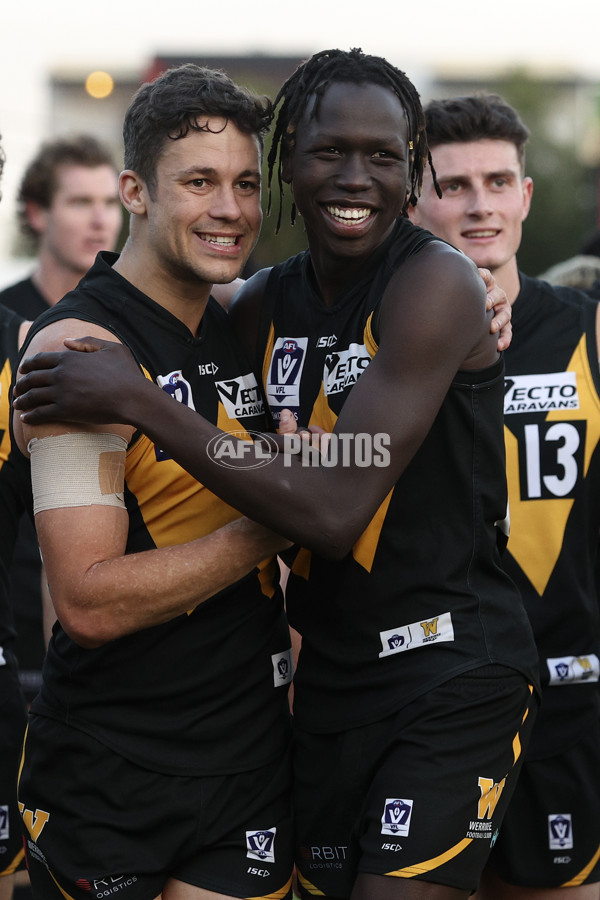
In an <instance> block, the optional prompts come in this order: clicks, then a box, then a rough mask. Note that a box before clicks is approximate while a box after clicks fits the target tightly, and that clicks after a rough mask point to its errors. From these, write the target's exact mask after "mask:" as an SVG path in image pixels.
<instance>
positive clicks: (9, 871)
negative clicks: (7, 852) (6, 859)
mask: <svg viewBox="0 0 600 900" xmlns="http://www.w3.org/2000/svg"><path fill="white" fill-rule="evenodd" d="M24 856H25V851H24V850H23V848H21V849H20V850H19V852H18V853H17V855H16V856H15V858H14V859H13V860H11V862H10V863H9V864H8V866H7V867H6V869H0V878H4V876H5V875H14V874H15V872H16V871H17V869H18V868H19V866H20V865H21V862H22V861H23V857H24Z"/></svg>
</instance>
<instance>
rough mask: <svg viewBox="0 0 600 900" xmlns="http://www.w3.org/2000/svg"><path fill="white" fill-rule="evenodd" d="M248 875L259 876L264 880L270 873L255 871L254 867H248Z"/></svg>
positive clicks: (261, 870) (260, 870)
mask: <svg viewBox="0 0 600 900" xmlns="http://www.w3.org/2000/svg"><path fill="white" fill-rule="evenodd" d="M247 874H248V875H260V876H261V877H262V878H266V877H267V875H270V874H271V873H270V872H269V871H268V870H267V869H255V868H254V866H250V867H249V868H248V872H247Z"/></svg>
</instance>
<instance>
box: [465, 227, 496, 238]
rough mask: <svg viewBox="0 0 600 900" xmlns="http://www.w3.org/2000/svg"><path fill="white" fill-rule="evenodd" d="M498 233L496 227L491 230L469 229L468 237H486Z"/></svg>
mask: <svg viewBox="0 0 600 900" xmlns="http://www.w3.org/2000/svg"><path fill="white" fill-rule="evenodd" d="M497 234H498V232H497V231H496V229H493V230H489V231H469V232H467V237H470V238H481V237H483V238H486V237H495V236H496V235H497Z"/></svg>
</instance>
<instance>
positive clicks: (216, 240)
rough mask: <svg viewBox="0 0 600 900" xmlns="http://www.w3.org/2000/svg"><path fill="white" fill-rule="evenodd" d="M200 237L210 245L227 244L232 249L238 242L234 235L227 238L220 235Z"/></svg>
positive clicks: (203, 235) (202, 235)
mask: <svg viewBox="0 0 600 900" xmlns="http://www.w3.org/2000/svg"><path fill="white" fill-rule="evenodd" d="M200 237H201V238H202V240H203V241H208V243H209V244H225V245H226V246H228V247H232V246H233V245H234V244H235V243H236V240H237V239H236V237H235V236H234V235H230V236H228V237H225V236H222V235H218V234H201V235H200Z"/></svg>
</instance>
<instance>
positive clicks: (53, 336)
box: [26, 319, 120, 356]
mask: <svg viewBox="0 0 600 900" xmlns="http://www.w3.org/2000/svg"><path fill="white" fill-rule="evenodd" d="M83 337H97V338H102V339H103V340H106V341H115V342H117V343H120V341H119V339H118V338H117V337H116V336H115V334H114V333H113V332H112V331H109V330H108V329H107V328H103V327H102V326H101V325H96V324H94V323H93V322H84V321H83V320H82V319H60V320H59V321H57V322H51V323H50V324H49V325H46V327H45V328H42V329H40V331H38V332H37V334H34V335H33V337H32V338H31V341H30V342H29V345H28V347H27V351H26V353H27V355H28V356H31V355H32V354H34V353H39V352H41V351H46V350H64V349H65V347H64V340H65V338H83Z"/></svg>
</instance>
